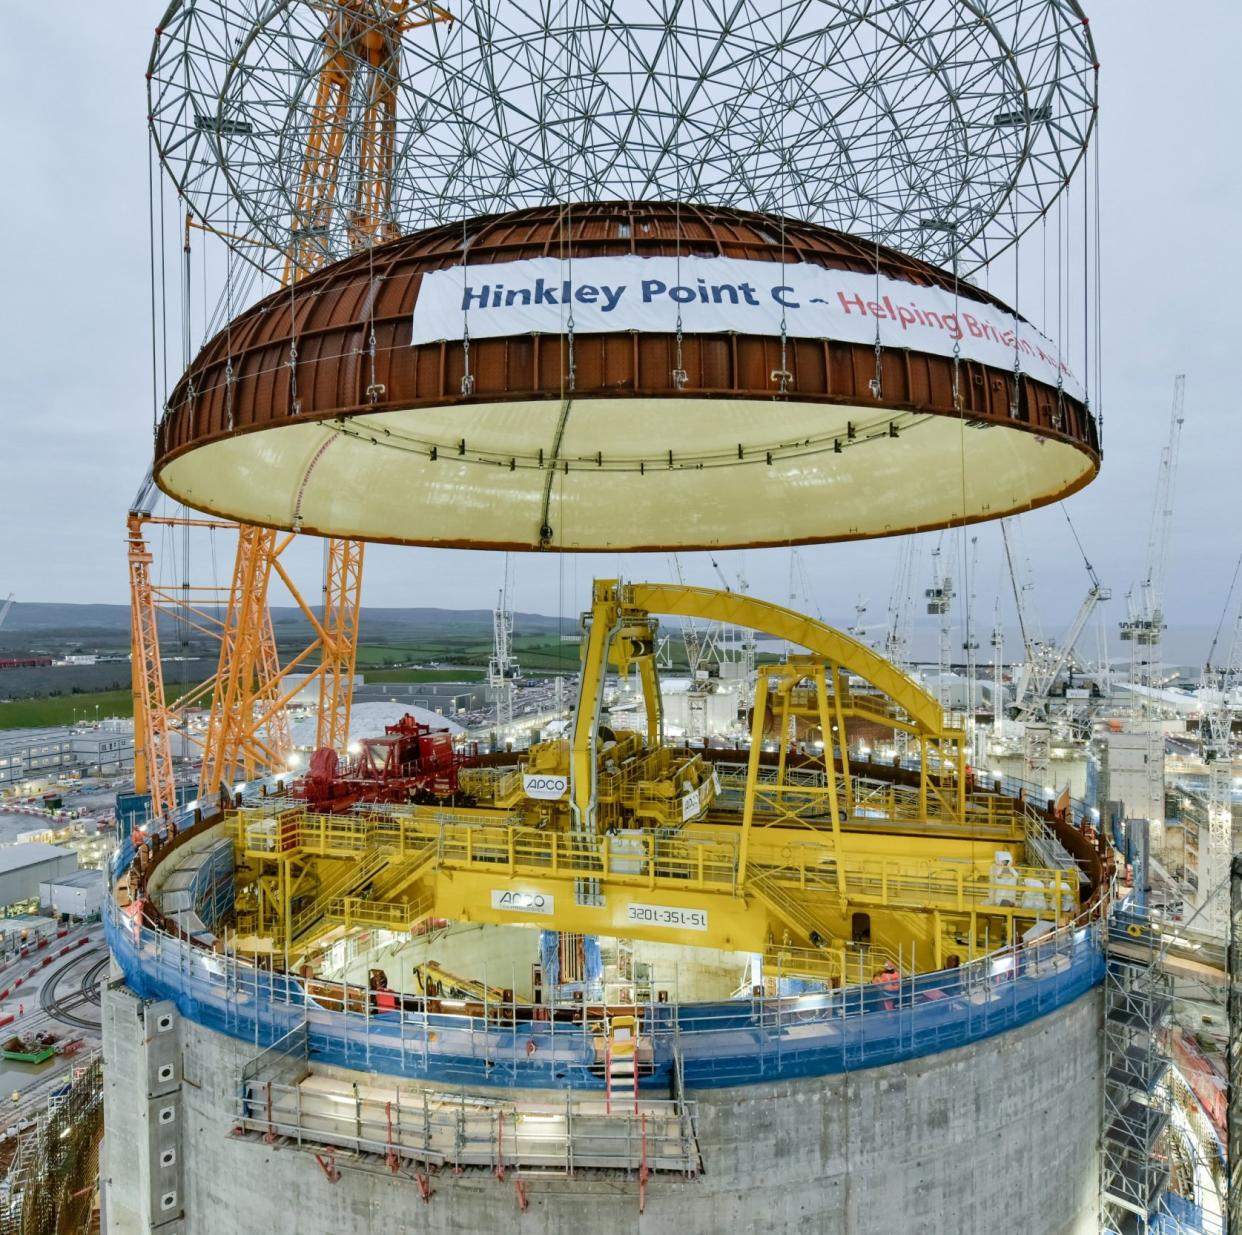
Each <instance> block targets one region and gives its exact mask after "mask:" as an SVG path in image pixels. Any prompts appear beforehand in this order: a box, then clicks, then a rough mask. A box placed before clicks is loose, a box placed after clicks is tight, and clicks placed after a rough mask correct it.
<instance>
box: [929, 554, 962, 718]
mask: <svg viewBox="0 0 1242 1235" xmlns="http://www.w3.org/2000/svg"><path fill="white" fill-rule="evenodd" d="M952 552H953V541H952V539H950V541H949V553H950V555H952ZM941 562H942V556H941V547H940V544H939V543H937V545H936V547H935V548H934V549H933V550H932V585H931V587H929V588H927V589H925V590H924V592H923V597H924V599H925V600H926V602H927V612H928V613H929V614H931V615H932V616H933V617H935V618H937V619H938V622H937V630H936V634H937V640H936V648H937V653H936V666H937V677H936V697H937V698H938V699H939V700H940V706H941V707H943V708H946V709H947V708H948V706H949V687H948V683H947V682H946V681H945V679H946V678H947V677H948V675H949V635H950V626H951V618H950V614H951V613H952V610H953V599H954V597H955V596H956V595H957V593H956V592H955V591H954V590H953V576H952V574H951V573H950V572H951V570H952V565H951V564H950V563H945V565H944V567H943V569H942V568H941Z"/></svg>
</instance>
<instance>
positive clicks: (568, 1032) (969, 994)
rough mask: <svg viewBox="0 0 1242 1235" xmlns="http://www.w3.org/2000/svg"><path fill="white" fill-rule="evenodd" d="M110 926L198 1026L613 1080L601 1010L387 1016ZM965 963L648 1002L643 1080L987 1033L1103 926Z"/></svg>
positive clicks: (487, 1067)
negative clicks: (809, 987)
mask: <svg viewBox="0 0 1242 1235" xmlns="http://www.w3.org/2000/svg"><path fill="white" fill-rule="evenodd" d="M104 923H105V930H106V932H107V935H108V940H109V943H110V945H111V947H112V951H113V955H114V957H115V958H116V961H117V963H118V965H119V966H120V968H121V970H122V972H123V973H124V975H125V980H126V982H127V984H128V985H129V986H130V988H131V989H132V990H134V991H135V993H137V994H138V995H140V996H141V997H144V998H161V999H171V1000H173V1001H174V1002H175V1003H176V1004H177V1006H178V1008H179V1009H180V1010H181V1013H182V1015H184V1016H186V1017H188V1018H189V1019H191V1020H193V1021H196V1022H198V1023H200V1024H203V1025H205V1026H206V1027H208V1028H209V1029H212V1030H214V1031H216V1032H220V1033H225V1034H228V1035H230V1036H232V1037H235V1038H238V1039H241V1040H243V1041H247V1042H251V1043H253V1044H255V1045H256V1046H257V1047H259V1048H262V1047H264V1046H268V1045H271V1044H272V1043H274V1042H277V1041H278V1040H279V1039H281V1038H282V1037H284V1036H285V1035H286V1034H287V1033H289V1032H290V1031H291V1030H294V1029H296V1028H297V1027H298V1026H300V1025H304V1026H305V1032H306V1035H307V1043H308V1050H309V1052H310V1056H311V1058H312V1059H314V1060H317V1061H321V1062H323V1063H328V1064H334V1065H337V1066H341V1067H348V1068H355V1069H364V1070H369V1071H373V1072H378V1073H385V1074H392V1075H401V1076H407V1077H411V1078H416V1079H422V1080H434V1081H438V1082H441V1083H451V1084H463V1085H467V1086H473V1087H475V1088H491V1087H496V1086H514V1087H518V1086H520V1087H530V1088H555V1089H563V1088H571V1089H599V1088H601V1087H602V1085H603V1078H602V1059H603V1055H602V1050H603V1047H602V1041H603V1036H602V1028H601V1026H600V1024H599V1020H598V1018H599V1016H600V1015H601V1010H599V1009H594V1010H593V1009H591V1008H586V1009H583V1008H578V1009H577V1011H576V1012H574V1011H570V1010H566V1011H565V1013H561V1012H558V1013H557V1015H556V1016H555V1017H552V1018H551V1019H548V1017H549V1013H548V1011H547V1010H546V1009H540V1008H532V1007H531V1006H529V1005H522V1004H510V1005H496V1004H490V1005H488V1004H486V1003H485V1004H483V1005H482V1006H480V1005H478V1004H473V1005H471V1004H466V1003H459V1004H456V1005H451V1004H449V1003H448V1001H442V1002H441V1003H439V1004H437V1003H436V1002H435V1001H428V1000H425V999H422V998H421V997H416V996H409V995H406V996H401V998H400V1004H401V1006H400V1008H399V1009H398V1010H397V1011H395V1012H382V1013H381V1012H377V1011H376V1009H375V1007H374V1006H373V1000H372V996H371V994H370V993H369V992H368V991H367V990H365V989H364V988H361V987H356V986H350V985H348V984H341V983H312V984H311V986H310V987H309V989H308V987H307V985H306V984H304V983H303V982H302V980H301V979H299V978H297V977H294V976H292V975H289V974H286V973H282V972H271V971H268V970H265V969H263V968H262V967H260V966H257V965H255V964H253V963H250V962H249V961H247V960H246V959H244V958H242V957H239V956H236V955H233V954H231V953H228V952H225V953H218V952H212V951H209V950H207V949H204V948H199V947H196V946H194V945H193V944H191V943H190V942H189V941H187V940H185V939H182V938H177V937H173V936H170V935H168V934H166V933H164V932H162V931H159V930H156V929H154V928H152V927H150V926H144V925H140V924H139V923H138V921H137V919H136V918H134V917H131V916H129V915H127V914H125V913H123V911H122V910H121V909H120V908H119V907H118V906H117V905H116V903H115V901H113V900H112V899H111V898H109V900H108V902H107V903H106V905H105V913H104ZM965 960H966V963H964V964H962V965H961V966H960V967H958V968H954V969H949V970H943V971H939V972H937V973H931V974H920V975H918V976H915V977H905V978H900V979H898V980H897V981H896V982H893V981H891V980H889V981H888V984H887V985H883V986H877V985H874V984H872V983H870V982H867V983H863V982H857V981H854V982H850V983H848V984H847V982H845V981H844V980H843V981H842V984H841V986H840V987H839V988H837V989H826V990H824V991H822V992H818V993H812V994H806V995H800V996H797V997H792V998H790V997H779V996H768V995H765V996H761V997H756V998H753V999H740V1000H726V1001H724V1002H717V1003H707V1004H678V1003H677V1002H675V1001H674V1002H672V1003H660V1002H657V1003H654V1004H643V1005H640V1006H639V1007H638V1008H636V1009H635V1013H636V1015H637V1016H638V1019H639V1024H640V1026H641V1033H642V1035H643V1037H644V1038H645V1039H646V1040H647V1041H648V1042H649V1043H650V1067H649V1071H648V1072H647V1073H646V1074H645V1076H644V1079H643V1086H644V1087H645V1088H648V1089H650V1088H651V1087H661V1086H667V1085H668V1084H669V1081H670V1078H671V1077H672V1075H673V1073H674V1066H675V1065H674V1060H675V1059H677V1058H679V1059H680V1067H681V1069H682V1071H683V1072H684V1076H685V1083H686V1085H687V1086H690V1087H692V1088H693V1087H695V1086H701V1087H711V1086H721V1085H724V1086H727V1085H735V1084H750V1083H754V1082H757V1081H761V1080H767V1079H779V1078H782V1077H793V1076H802V1075H825V1074H829V1073H834V1072H841V1071H845V1070H847V1069H853V1068H857V1067H861V1066H874V1065H879V1064H883V1063H887V1062H895V1061H898V1060H901V1059H908V1058H914V1057H917V1056H919V1055H924V1054H929V1053H933V1052H936V1051H940V1050H944V1049H948V1048H950V1047H954V1046H961V1045H965V1044H967V1043H969V1042H972V1041H977V1040H979V1039H981V1038H984V1037H988V1036H990V1035H992V1034H995V1033H998V1032H1000V1031H1002V1030H1004V1029H1008V1028H1012V1027H1015V1026H1017V1025H1020V1024H1023V1023H1026V1022H1028V1021H1030V1020H1033V1019H1035V1018H1036V1017H1038V1016H1042V1015H1044V1014H1045V1013H1048V1012H1051V1011H1053V1010H1054V1009H1056V1008H1059V1007H1062V1006H1064V1005H1065V1004H1066V1003H1068V1002H1071V1001H1072V1000H1074V999H1077V998H1078V997H1079V996H1080V995H1082V994H1083V993H1084V992H1085V991H1087V990H1089V989H1090V988H1091V987H1092V986H1094V985H1096V984H1097V983H1098V982H1099V981H1100V980H1101V978H1102V976H1103V971H1104V960H1103V950H1102V946H1101V939H1100V925H1099V923H1098V922H1088V923H1083V924H1077V925H1071V926H1066V927H1063V928H1061V929H1058V930H1049V931H1048V932H1047V933H1045V934H1044V935H1042V936H1040V937H1039V938H1038V939H1037V940H1035V941H1034V942H1032V943H1029V944H1026V945H1024V946H1016V947H1010V948H1006V949H1003V950H1001V951H998V952H993V953H990V954H988V955H986V956H981V957H978V958H970V957H967V958H965ZM831 976H835V975H831ZM850 976H851V975H849V974H846V975H845V977H846V978H848V977H850ZM484 981H486V975H484ZM317 992H318V993H317ZM673 994H674V996H675V994H676V992H675V991H674V992H673ZM324 1004H330V1005H331V1006H324ZM449 1008H453V1009H455V1010H452V1011H449V1010H446V1009H449ZM562 1015H569V1016H574V1017H575V1018H576V1019H574V1020H573V1021H566V1020H563V1019H562Z"/></svg>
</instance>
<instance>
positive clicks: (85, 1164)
mask: <svg viewBox="0 0 1242 1235" xmlns="http://www.w3.org/2000/svg"><path fill="white" fill-rule="evenodd" d="M9 1135H10V1136H11V1137H12V1139H14V1140H15V1141H16V1144H15V1145H14V1147H13V1152H12V1155H11V1157H10V1158H9V1161H8V1167H7V1170H6V1171H5V1173H4V1177H3V1179H2V1180H0V1235H62V1233H68V1232H78V1231H85V1230H87V1229H88V1226H89V1221H90V1215H91V1211H92V1209H93V1206H94V1197H95V1193H96V1183H97V1180H98V1176H99V1143H100V1139H101V1137H102V1135H103V1065H102V1059H101V1057H100V1056H99V1055H95V1056H94V1057H93V1058H87V1059H84V1060H83V1061H82V1062H81V1063H79V1064H78V1065H76V1066H75V1067H74V1069H73V1073H72V1077H71V1079H70V1080H69V1081H68V1082H67V1083H66V1084H65V1085H64V1086H62V1087H60V1089H58V1090H57V1091H56V1092H55V1093H54V1094H53V1096H52V1097H50V1098H49V1099H48V1102H47V1107H46V1109H45V1110H43V1111H41V1112H40V1113H39V1114H37V1115H35V1116H34V1117H33V1118H31V1119H29V1120H27V1121H25V1123H24V1124H20V1123H19V1124H17V1125H16V1126H15V1127H14V1128H13V1129H12V1130H11V1133H10V1134H9Z"/></svg>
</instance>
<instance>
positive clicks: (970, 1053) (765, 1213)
mask: <svg viewBox="0 0 1242 1235" xmlns="http://www.w3.org/2000/svg"><path fill="white" fill-rule="evenodd" d="M103 1005H104V1051H105V1059H106V1068H105V1102H106V1104H107V1105H106V1119H107V1127H108V1140H109V1147H110V1149H112V1148H113V1147H118V1146H120V1145H127V1146H132V1152H130V1151H128V1150H127V1151H126V1152H125V1153H119V1152H110V1153H109V1155H108V1166H107V1171H108V1175H107V1182H106V1188H107V1197H106V1204H107V1229H108V1231H109V1232H110V1233H111V1235H138V1233H139V1232H144V1233H145V1232H146V1231H147V1230H149V1229H150V1228H149V1227H148V1226H147V1225H146V1216H145V1213H144V1211H143V1208H142V1207H143V1204H144V1203H145V1202H144V1200H142V1199H141V1198H144V1197H145V1196H147V1195H149V1194H151V1193H152V1189H151V1180H150V1178H149V1171H150V1167H149V1165H148V1164H149V1162H150V1161H151V1155H150V1152H149V1149H148V1144H147V1140H148V1139H149V1137H150V1136H151V1135H152V1129H151V1127H150V1126H149V1124H148V1122H147V1121H146V1115H145V1109H144V1110H139V1108H140V1107H145V1104H144V1102H143V1098H144V1085H146V1083H147V1080H146V1078H147V1076H148V1075H149V1073H150V1061H149V1059H148V1058H147V1052H148V1050H149V1047H148V1045H147V1044H146V1043H145V1042H144V1032H145V1030H144V1019H143V1017H142V1015H141V1009H140V1006H139V1005H138V1004H137V1002H136V1001H135V1000H134V998H133V996H132V995H130V994H129V992H128V991H127V990H125V989H124V988H120V989H115V990H106V991H105V993H104V999H103ZM163 1006H167V1005H163ZM1100 1022H1101V995H1100V991H1099V990H1098V989H1096V990H1094V991H1092V992H1090V993H1088V994H1087V995H1084V996H1083V997H1082V998H1081V999H1079V1000H1078V1001H1077V1002H1075V1003H1074V1004H1071V1005H1070V1006H1069V1007H1067V1008H1064V1009H1061V1010H1060V1011H1059V1012H1056V1013H1054V1014H1052V1015H1050V1016H1046V1017H1044V1018H1042V1019H1041V1020H1039V1021H1036V1022H1033V1023H1032V1024H1028V1025H1025V1026H1023V1027H1022V1028H1020V1029H1017V1030H1014V1031H1013V1032H1011V1033H1008V1034H1003V1035H999V1036H997V1037H994V1038H990V1039H986V1040H985V1041H983V1042H980V1043H976V1044H974V1045H972V1046H969V1047H964V1048H961V1049H959V1050H954V1051H948V1052H945V1053H943V1054H941V1055H933V1056H929V1057H925V1058H922V1059H919V1060H915V1061H912V1062H910V1063H906V1064H901V1065H895V1066H892V1067H888V1068H881V1069H868V1070H863V1071H859V1072H856V1073H852V1074H848V1075H845V1076H835V1077H825V1078H819V1079H813V1080H807V1081H800V1082H781V1083H779V1084H774V1085H756V1086H746V1087H742V1088H735V1089H716V1090H708V1091H701V1092H698V1093H694V1094H691V1095H690V1096H691V1097H694V1098H695V1099H697V1100H698V1102H699V1113H700V1119H699V1140H700V1147H701V1151H702V1157H703V1163H704V1171H705V1173H704V1175H703V1176H702V1177H700V1178H699V1179H697V1180H693V1181H686V1180H681V1179H663V1178H658V1177H657V1178H653V1179H652V1180H651V1182H650V1183H649V1185H648V1189H647V1200H646V1212H645V1215H644V1216H643V1218H642V1219H641V1223H640V1219H639V1214H638V1186H637V1183H636V1182H635V1181H634V1180H632V1179H630V1180H626V1179H622V1178H619V1177H615V1176H613V1177H603V1176H601V1175H596V1176H595V1177H589V1176H588V1175H587V1174H585V1173H584V1174H581V1175H579V1176H577V1177H575V1178H574V1179H572V1180H570V1179H565V1178H554V1177H541V1176H536V1177H527V1178H526V1179H525V1181H524V1182H525V1187H526V1194H527V1199H528V1202H529V1209H528V1210H527V1212H525V1213H519V1212H518V1209H517V1204H516V1193H515V1188H514V1183H513V1179H512V1177H510V1179H509V1180H508V1181H506V1182H503V1183H502V1182H500V1181H498V1180H496V1179H495V1178H494V1177H493V1176H492V1175H491V1174H490V1173H485V1172H467V1173H465V1174H463V1175H462V1176H460V1177H457V1178H454V1177H453V1176H452V1175H451V1174H450V1173H448V1172H444V1173H442V1174H437V1175H435V1176H433V1177H432V1187H433V1189H434V1195H433V1196H432V1197H431V1200H430V1202H429V1203H428V1204H426V1205H423V1204H422V1203H421V1201H420V1199H419V1195H418V1192H417V1189H416V1186H415V1183H414V1181H413V1179H412V1178H411V1176H410V1175H409V1173H407V1172H403V1173H401V1174H399V1175H397V1176H392V1175H389V1174H388V1172H387V1171H386V1170H385V1169H384V1166H383V1163H382V1162H380V1161H373V1162H371V1163H370V1164H369V1167H368V1169H366V1170H362V1169H358V1168H351V1167H350V1166H348V1165H347V1164H346V1163H345V1162H341V1163H340V1165H342V1167H343V1170H342V1173H341V1177H340V1179H339V1181H338V1182H336V1183H330V1182H329V1181H328V1180H327V1179H326V1178H325V1176H324V1175H323V1173H322V1172H321V1170H320V1168H319V1166H318V1165H317V1164H316V1161H315V1159H314V1157H312V1156H311V1155H310V1154H309V1153H307V1152H303V1151H299V1150H297V1149H296V1148H293V1147H277V1146H275V1145H265V1144H263V1143H262V1141H261V1140H257V1139H250V1140H237V1139H232V1138H230V1136H229V1129H230V1127H231V1125H232V1119H233V1115H234V1111H235V1101H236V1093H237V1087H236V1085H237V1075H238V1073H239V1072H240V1070H241V1068H242V1066H243V1064H244V1063H245V1062H246V1060H247V1059H248V1058H249V1057H250V1055H252V1054H253V1053H254V1052H253V1050H252V1049H250V1048H247V1046H246V1045H245V1044H243V1043H240V1042H236V1041H234V1040H232V1039H229V1038H225V1037H223V1036H221V1035H218V1034H214V1033H212V1032H210V1031H208V1030H205V1029H203V1028H201V1027H200V1026H197V1025H195V1024H192V1023H190V1022H187V1021H185V1020H182V1019H181V1018H180V1017H178V1018H177V1033H178V1035H179V1044H180V1050H181V1060H182V1065H183V1068H184V1076H183V1077H181V1078H179V1080H180V1084H179V1088H178V1094H179V1101H180V1104H181V1110H182V1112H183V1118H182V1120H181V1125H180V1130H181V1138H182V1139H181V1162H182V1164H183V1168H184V1184H183V1201H184V1215H183V1216H182V1217H180V1218H179V1221H178V1222H177V1225H176V1229H177V1230H178V1231H184V1232H185V1235H250V1233H251V1232H254V1231H283V1230H297V1231H298V1232H299V1235H319V1233H320V1232H323V1233H324V1235H328V1233H331V1235H350V1233H353V1232H369V1231H382V1232H384V1233H385V1235H400V1233H401V1232H406V1231H416V1230H417V1231H430V1232H458V1233H466V1232H469V1233H472V1235H473V1233H475V1232H484V1231H501V1230H507V1229H510V1228H516V1227H519V1226H520V1228H521V1229H522V1230H525V1231H529V1232H543V1233H545V1235H554V1233H555V1235H581V1232H582V1231H583V1230H584V1229H588V1228H589V1229H590V1230H591V1231H592V1232H593V1235H614V1233H619V1232H629V1231H638V1230H642V1231H643V1232H648V1233H651V1232H676V1235H698V1233H702V1235H720V1233H721V1232H728V1233H729V1235H743V1233H750V1232H754V1233H755V1235H758V1233H760V1232H763V1233H764V1235H777V1233H781V1235H783V1233H785V1232H805V1233H807V1235H811V1233H814V1235H895V1233H897V1232H902V1233H906V1232H909V1233H912V1235H917V1233H925V1235H995V1233H996V1232H998V1231H1013V1232H1021V1235H1094V1233H1095V1232H1096V1231H1097V1229H1098V1226H1097V1220H1096V1177H1097V1160H1096V1142H1097V1139H1098V1134H1099V1130H1098V1121H1099V1109H1100V1090H1101V1084H1102V1081H1101V1056H1100V1049H1101V1048H1100V1044H1099V1043H1100ZM158 1229H162V1228H158ZM170 1235H171V1233H170Z"/></svg>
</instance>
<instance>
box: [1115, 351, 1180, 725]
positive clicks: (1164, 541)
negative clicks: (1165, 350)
mask: <svg viewBox="0 0 1242 1235" xmlns="http://www.w3.org/2000/svg"><path fill="white" fill-rule="evenodd" d="M1185 399H1186V375H1185V374H1184V373H1179V374H1178V375H1177V377H1176V378H1175V379H1174V382H1173V410H1172V413H1171V415H1170V417H1169V439H1168V442H1167V443H1166V444H1165V446H1164V449H1163V450H1161V452H1160V466H1159V469H1158V471H1157V473H1156V500H1155V503H1154V505H1153V506H1152V512H1151V528H1150V530H1149V532H1148V534H1147V556H1146V562H1145V566H1144V573H1143V577H1142V579H1141V580H1140V581H1139V584H1138V587H1137V589H1135V588H1132V589H1131V590H1130V591H1129V592H1127V593H1126V617H1125V620H1124V621H1122V623H1121V638H1122V641H1123V642H1126V643H1130V644H1132V645H1133V647H1132V649H1131V652H1132V673H1131V681H1132V682H1133V683H1134V684H1136V685H1138V686H1141V687H1144V688H1146V689H1147V690H1150V689H1151V687H1152V686H1154V685H1155V684H1156V670H1157V668H1158V666H1159V658H1160V644H1161V639H1162V637H1163V635H1164V631H1165V622H1164V579H1165V573H1166V570H1167V568H1168V563H1169V531H1170V529H1171V527H1172V525H1173V492H1174V488H1175V485H1176V482H1177V463H1178V455H1179V452H1180V448H1181V440H1182V422H1183V420H1184V419H1185V416H1184V411H1183V409H1184V404H1185ZM1144 648H1145V649H1147V652H1146V653H1144V652H1142V651H1141V650H1140V649H1144ZM1141 707H1142V709H1143V713H1144V714H1146V710H1147V697H1145V698H1144V699H1143V700H1142V701H1141Z"/></svg>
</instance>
